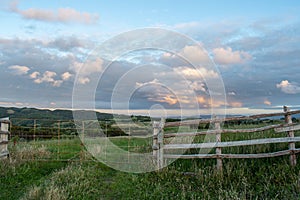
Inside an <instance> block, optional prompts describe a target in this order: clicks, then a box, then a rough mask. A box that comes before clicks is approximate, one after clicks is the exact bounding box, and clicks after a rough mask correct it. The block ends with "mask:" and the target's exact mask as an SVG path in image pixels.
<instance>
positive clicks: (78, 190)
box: [0, 130, 300, 199]
mask: <svg viewBox="0 0 300 200" xmlns="http://www.w3.org/2000/svg"><path fill="white" fill-rule="evenodd" d="M169 131H171V130H169ZM296 135H298V136H299V133H298V132H296ZM265 136H268V137H278V136H281V135H278V134H277V135H276V134H275V133H274V132H272V131H269V132H265V133H264V137H265ZM241 137H242V138H243V139H254V138H261V137H262V133H256V134H251V135H250V134H248V135H247V134H243V135H240V136H237V135H236V134H231V135H224V137H223V138H222V139H224V140H225V141H227V140H239V139H241ZM195 140H197V141H199V140H200V141H201V138H195ZM112 142H113V143H114V144H117V145H119V146H122V148H124V149H125V150H127V149H129V148H127V149H126V146H127V147H128V146H130V147H132V146H133V147H134V146H138V147H141V148H137V149H136V148H134V149H135V150H137V151H148V150H149V148H148V147H149V145H151V140H143V139H130V140H128V139H126V138H115V139H112ZM297 146H298V147H299V144H297ZM283 148H285V149H286V148H287V144H280V145H265V146H262V147H248V148H243V149H240V148H231V149H228V150H224V151H231V153H241V152H247V153H251V152H255V153H256V152H266V151H274V150H281V149H283ZM134 149H133V150H134ZM129 150H131V149H129ZM10 151H11V157H10V160H3V161H1V162H0V173H1V176H0V199H300V171H299V169H300V164H298V165H297V166H296V167H294V168H293V167H291V166H290V165H289V158H288V156H283V157H277V158H268V159H239V160H237V159H224V161H223V162H224V170H223V173H222V174H220V173H218V172H216V170H215V162H216V160H215V159H201V160H199V159H198V160H177V161H175V162H174V163H172V164H171V165H170V166H168V167H167V168H165V169H163V170H161V171H160V172H150V173H144V174H132V173H124V172H120V171H116V170H114V169H111V168H109V167H107V166H105V165H104V164H101V163H99V162H96V161H94V160H93V159H92V157H91V156H90V155H89V154H88V153H87V152H85V151H84V147H83V146H82V145H81V141H80V140H79V139H78V138H77V139H63V140H59V141H58V140H44V141H35V142H19V143H18V144H17V145H16V146H14V145H12V144H10ZM298 161H299V160H298ZM183 172H193V173H192V174H189V173H188V174H187V173H183Z"/></svg>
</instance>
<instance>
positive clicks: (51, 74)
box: [31, 71, 63, 87]
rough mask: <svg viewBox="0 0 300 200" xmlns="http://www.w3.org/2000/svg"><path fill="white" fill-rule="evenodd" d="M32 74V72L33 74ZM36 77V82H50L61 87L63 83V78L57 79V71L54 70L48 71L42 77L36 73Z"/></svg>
mask: <svg viewBox="0 0 300 200" xmlns="http://www.w3.org/2000/svg"><path fill="white" fill-rule="evenodd" d="M31 75H32V74H31ZM35 75H36V79H35V80H34V82H35V83H37V84H41V83H50V84H51V85H52V86H54V87H60V86H61V84H62V83H63V81H62V80H55V79H54V78H55V77H56V75H57V74H56V73H55V72H52V71H46V72H44V74H43V75H42V76H41V77H38V75H39V73H38V74H37V73H36V74H35Z"/></svg>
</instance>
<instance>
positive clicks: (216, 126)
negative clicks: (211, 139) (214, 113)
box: [214, 117, 223, 171]
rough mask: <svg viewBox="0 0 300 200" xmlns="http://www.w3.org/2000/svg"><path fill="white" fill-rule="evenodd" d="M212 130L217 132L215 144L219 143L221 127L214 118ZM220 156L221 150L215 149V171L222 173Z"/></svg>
mask: <svg viewBox="0 0 300 200" xmlns="http://www.w3.org/2000/svg"><path fill="white" fill-rule="evenodd" d="M214 129H215V130H216V131H217V133H216V143H217V144H218V143H219V142H221V131H220V130H221V125H220V121H219V119H218V118H217V117H214ZM221 154H222V149H221V147H217V148H216V155H217V170H218V171H222V168H223V163H222V158H221V157H220V155H221Z"/></svg>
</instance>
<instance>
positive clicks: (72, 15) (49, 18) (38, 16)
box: [10, 3, 99, 24]
mask: <svg viewBox="0 0 300 200" xmlns="http://www.w3.org/2000/svg"><path fill="white" fill-rule="evenodd" d="M10 10H11V11H12V12H15V13H18V14H20V15H21V16H22V17H23V18H25V19H34V20H38V21H46V22H61V23H70V22H76V23H82V24H94V23H96V22H97V21H98V19H99V16H98V15H97V14H91V13H88V12H79V11H77V10H75V9H72V8H59V9H57V10H47V9H37V8H29V9H27V10H20V9H19V8H18V3H13V4H11V7H10Z"/></svg>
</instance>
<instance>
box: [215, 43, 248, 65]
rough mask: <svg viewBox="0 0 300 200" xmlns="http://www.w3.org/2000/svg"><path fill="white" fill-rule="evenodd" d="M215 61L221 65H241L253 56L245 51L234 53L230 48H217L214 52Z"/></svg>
mask: <svg viewBox="0 0 300 200" xmlns="http://www.w3.org/2000/svg"><path fill="white" fill-rule="evenodd" d="M213 56H214V61H215V62H216V63H217V64H220V65H230V64H241V63H245V62H246V61H248V60H250V59H251V58H252V56H251V55H250V54H249V53H247V52H244V51H232V49H231V48H230V47H227V48H215V49H214V50H213Z"/></svg>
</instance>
